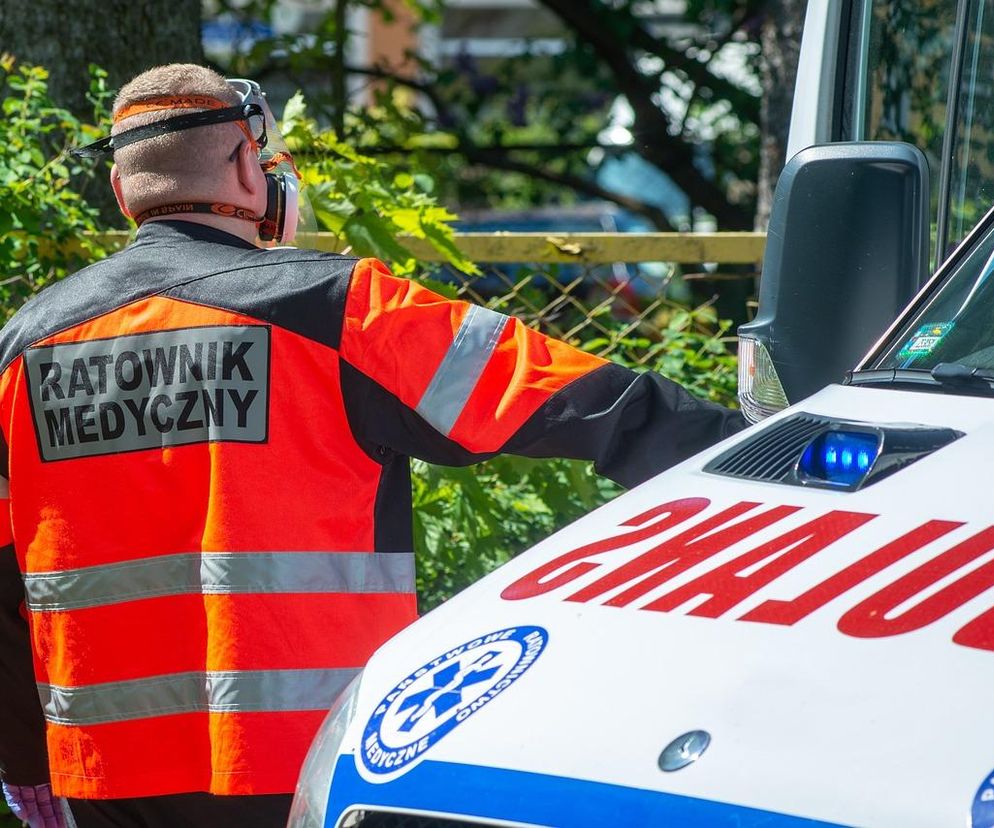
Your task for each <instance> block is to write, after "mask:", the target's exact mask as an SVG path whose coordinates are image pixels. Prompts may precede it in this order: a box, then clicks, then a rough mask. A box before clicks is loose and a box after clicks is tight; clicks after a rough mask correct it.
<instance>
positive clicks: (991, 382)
mask: <svg viewBox="0 0 994 828" xmlns="http://www.w3.org/2000/svg"><path fill="white" fill-rule="evenodd" d="M931 375H932V379H934V380H935V381H936V382H938V383H941V384H942V385H949V386H954V387H958V388H969V389H970V390H974V389H977V390H980V391H984V390H986V391H987V392H988V393H994V376H992V375H991V374H986V373H984V372H983V371H982V370H981V369H980V368H975V367H972V366H970V365H963V364H961V363H959V362H940V363H939V364H938V365H936V366H935V367H934V368H933V369H932V371H931Z"/></svg>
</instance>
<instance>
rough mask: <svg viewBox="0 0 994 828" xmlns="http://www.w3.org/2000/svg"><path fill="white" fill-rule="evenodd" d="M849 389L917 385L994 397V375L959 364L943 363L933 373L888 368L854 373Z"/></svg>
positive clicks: (849, 377) (922, 370)
mask: <svg viewBox="0 0 994 828" xmlns="http://www.w3.org/2000/svg"><path fill="white" fill-rule="evenodd" d="M846 384H847V385H904V386H909V385H912V386H913V385H917V386H923V385H924V386H926V387H927V388H929V389H932V390H936V391H947V392H949V393H957V392H959V393H967V394H982V395H984V396H994V374H987V373H984V371H983V370H982V369H980V368H974V367H973V366H970V365H961V364H960V363H958V362H940V363H939V364H938V365H936V366H935V367H934V368H933V369H932V370H931V371H927V370H924V369H921V368H885V369H880V368H878V369H875V370H864V371H853V372H852V373H851V374H849V376H848V377H847V378H846Z"/></svg>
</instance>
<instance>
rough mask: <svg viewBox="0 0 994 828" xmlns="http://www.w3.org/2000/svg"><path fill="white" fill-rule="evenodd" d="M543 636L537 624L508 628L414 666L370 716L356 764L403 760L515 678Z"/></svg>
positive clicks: (374, 767) (391, 768)
mask: <svg viewBox="0 0 994 828" xmlns="http://www.w3.org/2000/svg"><path fill="white" fill-rule="evenodd" d="M548 640H549V634H548V633H547V632H546V631H545V630H544V629H543V628H542V627H510V628H508V629H506V630H498V631H497V632H493V633H488V634H487V635H483V636H480V637H479V638H474V639H473V640H472V641H467V642H466V643H465V644H460V645H459V646H458V647H453V648H452V649H450V650H448V651H446V652H445V653H443V654H442V655H440V656H438V658H434V659H432V660H431V661H429V662H428V663H427V664H425V665H423V666H422V667H419V668H418V669H417V670H415V671H414V672H413V673H411V674H410V675H409V676H407V677H406V678H405V679H404V680H403V681H401V682H398V683H397V685H396V686H394V688H393V689H392V690H391V691H390V692H389V693H387V695H386V696H385V697H384V698H383V700H382V701H381V702H380V703H379V704H378V705H377V706H376V710H375V711H373V715H372V716H370V718H369V721H368V722H367V723H366V729H365V731H364V732H363V734H362V744H361V745H360V749H359V753H360V754H361V756H362V763H363V764H364V765H365V766H366V767H367V768H368V769H369V770H370V771H372V772H373V773H393V772H395V771H397V770H399V769H400V768H403V767H405V766H406V765H409V764H410V763H411V762H413V761H414V760H415V759H417V758H419V757H420V756H421V755H422V754H423V753H424V752H425V751H426V750H428V748H430V747H431V746H432V745H433V744H435V743H436V742H437V741H438V740H439V739H441V738H442V737H443V736H445V734H446V733H448V732H449V731H450V730H452V729H453V728H454V727H455V726H456V725H459V724H462V722H464V721H466V719H468V718H469V717H470V716H472V715H473V714H474V713H476V711H477V710H480V709H481V708H483V707H485V706H486V705H488V704H489V703H490V702H492V701H493V700H494V699H495V698H497V696H499V695H500V694H501V693H503V692H504V691H505V690H507V688H508V687H510V686H511V685H512V684H514V682H516V681H517V680H518V679H519V678H521V676H523V675H524V674H525V672H526V671H527V670H528V668H529V667H531V666H532V664H534V663H535V660H536V659H537V658H538V657H539V656H540V655H541V654H542V650H544V649H545V645H546V642H548Z"/></svg>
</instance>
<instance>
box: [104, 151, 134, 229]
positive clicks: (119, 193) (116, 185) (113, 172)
mask: <svg viewBox="0 0 994 828" xmlns="http://www.w3.org/2000/svg"><path fill="white" fill-rule="evenodd" d="M110 186H111V189H112V190H113V191H114V198H116V199H117V208H118V209H119V210H120V211H121V212H122V213H124V215H125V216H127V217H128V218H134V216H133V215H132V213H131V211H130V210H129V209H128V205H127V204H125V203H124V191H123V189H122V188H121V172H120V170H118V168H117V164H113V165H111V168H110Z"/></svg>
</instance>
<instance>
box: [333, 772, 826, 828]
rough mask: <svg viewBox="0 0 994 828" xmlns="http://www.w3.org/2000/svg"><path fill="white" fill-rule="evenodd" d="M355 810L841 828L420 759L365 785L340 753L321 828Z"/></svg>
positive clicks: (576, 825) (713, 827) (600, 822)
mask: <svg viewBox="0 0 994 828" xmlns="http://www.w3.org/2000/svg"><path fill="white" fill-rule="evenodd" d="M354 805H365V806H367V807H368V808H371V809H376V808H383V809H385V810H390V809H392V808H400V809H405V810H412V811H415V812H417V811H425V812H435V813H443V814H452V815H453V816H463V817H484V818H489V819H500V820H507V821H509V822H523V823H526V824H532V825H551V826H569V828H587V826H589V828H594V826H596V828H603V826H605V825H653V826H659V827H660V828H664V826H694V828H841V826H839V824H838V823H831V822H822V821H820V820H815V819H806V818H804V817H798V816H791V815H789V814H781V813H777V812H775V811H763V810H759V809H757V808H746V807H744V806H741V805H732V804H729V803H726V802H714V801H711V800H707V799H695V798H693V797H689V796H680V795H678V794H671V793H661V792H659V791H647V790H643V789H640V788H627V787H624V786H622V785H608V784H604V783H602V782H589V781H585V780H581V779H569V778H567V777H562V776H546V775H544V774H540V773H527V772H524V771H515V770H503V769H501V768H488V767H481V766H479V765H461V764H455V763H451V762H431V761H424V762H421V763H420V764H418V765H416V766H415V767H414V768H412V769H411V770H409V771H408V772H407V773H405V774H404V775H403V776H400V777H398V778H396V779H394V780H392V781H390V782H386V783H379V784H372V783H370V782H367V781H366V780H364V779H363V778H362V777H361V776H359V774H358V772H357V771H356V767H355V761H354V758H353V757H352V756H351V755H345V756H341V757H339V759H338V764H337V766H336V768H335V775H334V777H333V782H332V786H331V792H330V796H329V801H328V811H327V820H326V822H325V826H326V828H335V826H336V825H337V824H338V821H339V819H340V818H341V817H342V815H343V814H345V813H347V812H348V811H350V810H352V807H353V806H354Z"/></svg>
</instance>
